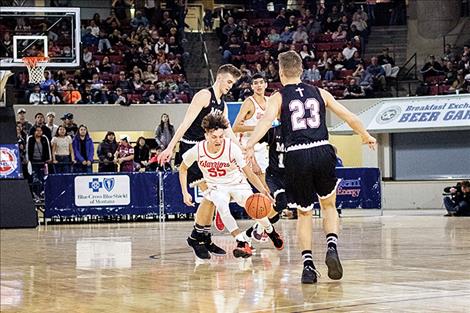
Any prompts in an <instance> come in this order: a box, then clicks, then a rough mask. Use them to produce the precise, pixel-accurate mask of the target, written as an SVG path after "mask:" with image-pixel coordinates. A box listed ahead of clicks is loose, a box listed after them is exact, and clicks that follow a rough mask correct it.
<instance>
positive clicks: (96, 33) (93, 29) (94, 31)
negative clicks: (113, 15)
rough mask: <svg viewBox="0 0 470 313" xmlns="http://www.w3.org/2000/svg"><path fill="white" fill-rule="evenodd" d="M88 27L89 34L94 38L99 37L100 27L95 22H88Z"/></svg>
mask: <svg viewBox="0 0 470 313" xmlns="http://www.w3.org/2000/svg"><path fill="white" fill-rule="evenodd" d="M89 27H90V28H91V34H92V35H93V36H95V37H96V38H98V37H99V35H100V27H99V26H98V25H96V22H95V21H94V20H90V26H89Z"/></svg>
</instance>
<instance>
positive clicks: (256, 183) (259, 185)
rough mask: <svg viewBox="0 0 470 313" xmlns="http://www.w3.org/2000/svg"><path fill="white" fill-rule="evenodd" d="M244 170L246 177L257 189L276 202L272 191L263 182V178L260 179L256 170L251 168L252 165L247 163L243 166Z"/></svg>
mask: <svg viewBox="0 0 470 313" xmlns="http://www.w3.org/2000/svg"><path fill="white" fill-rule="evenodd" d="M242 171H243V173H244V174H245V176H246V178H248V181H249V182H250V183H251V184H252V185H253V186H255V188H256V189H258V191H259V192H260V193H262V194H264V195H265V196H267V197H269V199H271V201H273V202H274V199H273V198H272V197H271V195H270V193H269V190H267V189H266V188H265V187H264V185H263V183H262V182H261V180H260V179H259V177H258V176H257V175H256V174H255V172H253V170H252V169H251V167H250V166H249V165H245V166H244V167H243V168H242Z"/></svg>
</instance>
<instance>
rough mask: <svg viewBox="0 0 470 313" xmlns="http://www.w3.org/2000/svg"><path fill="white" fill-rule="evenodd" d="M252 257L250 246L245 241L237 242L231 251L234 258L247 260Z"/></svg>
mask: <svg viewBox="0 0 470 313" xmlns="http://www.w3.org/2000/svg"><path fill="white" fill-rule="evenodd" d="M252 255H253V251H252V250H251V248H250V244H249V243H248V242H246V241H238V240H237V247H236V248H235V249H234V250H233V256H234V257H236V258H249V257H250V256H252Z"/></svg>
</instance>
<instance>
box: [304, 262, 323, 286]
mask: <svg viewBox="0 0 470 313" xmlns="http://www.w3.org/2000/svg"><path fill="white" fill-rule="evenodd" d="M319 276H320V274H319V273H318V272H317V270H316V269H315V268H314V267H312V266H310V265H304V269H303V271H302V279H301V282H302V284H315V283H316V282H317V277H319Z"/></svg>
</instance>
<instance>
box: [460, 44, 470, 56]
mask: <svg viewBox="0 0 470 313" xmlns="http://www.w3.org/2000/svg"><path fill="white" fill-rule="evenodd" d="M464 56H467V57H470V45H464V46H463V52H462V57H464Z"/></svg>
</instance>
